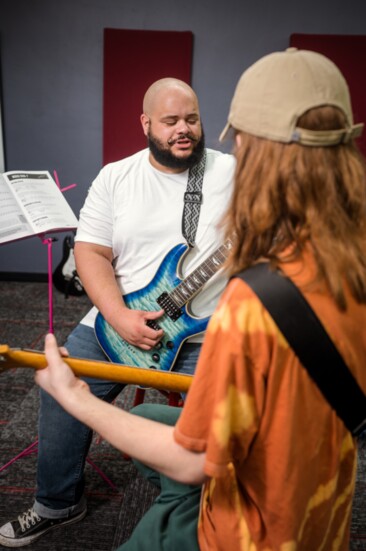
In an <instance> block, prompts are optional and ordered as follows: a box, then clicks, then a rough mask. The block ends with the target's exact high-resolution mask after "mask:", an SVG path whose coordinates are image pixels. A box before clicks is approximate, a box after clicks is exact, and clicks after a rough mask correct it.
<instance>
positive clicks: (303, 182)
mask: <svg viewBox="0 0 366 551" xmlns="http://www.w3.org/2000/svg"><path fill="white" fill-rule="evenodd" d="M298 126H300V127H302V128H307V129H313V130H331V129H337V128H344V126H345V120H344V115H343V113H342V112H341V111H340V110H339V109H337V108H335V107H331V106H326V107H319V108H316V109H312V110H310V111H308V112H307V113H305V115H303V116H302V117H301V118H300V119H299V121H298ZM240 135H241V144H240V145H238V146H237V148H236V151H235V155H236V158H237V168H236V175H235V185H234V192H233V197H232V200H231V204H230V207H229V210H228V212H227V214H226V217H225V220H224V224H225V228H226V234H227V236H228V237H232V236H235V237H234V243H233V248H232V254H231V255H230V258H229V259H228V262H227V268H228V270H229V272H230V274H234V273H236V272H238V271H240V270H242V269H244V268H246V267H248V266H250V265H251V264H253V263H255V262H256V261H258V260H259V259H268V260H269V261H270V262H271V264H272V265H273V266H277V265H278V264H279V263H280V261H281V262H283V261H284V260H285V261H286V260H288V261H290V260H295V259H297V258H300V257H301V254H302V251H303V249H304V247H305V246H308V245H309V244H310V246H311V248H312V250H313V253H314V257H315V260H316V264H317V270H318V277H321V278H324V279H325V281H326V283H327V285H328V287H329V289H330V292H331V293H332V295H333V297H334V299H335V300H336V302H337V304H338V306H339V307H340V308H341V309H345V308H346V299H345V293H344V289H343V282H344V279H345V280H346V281H347V284H348V286H349V288H350V291H351V293H352V295H353V296H354V297H355V299H356V300H357V301H358V302H362V303H364V302H366V170H365V163H364V159H363V157H362V156H361V154H360V153H359V151H358V149H357V147H356V145H355V144H354V143H353V142H350V143H348V144H342V145H337V146H332V147H307V146H301V145H298V144H295V143H292V144H283V143H279V142H274V141H270V140H266V139H261V138H256V137H254V136H251V135H249V134H246V133H242V132H241V133H240ZM285 250H291V253H289V254H286V255H285V257H284V256H283V255H284V251H285Z"/></svg>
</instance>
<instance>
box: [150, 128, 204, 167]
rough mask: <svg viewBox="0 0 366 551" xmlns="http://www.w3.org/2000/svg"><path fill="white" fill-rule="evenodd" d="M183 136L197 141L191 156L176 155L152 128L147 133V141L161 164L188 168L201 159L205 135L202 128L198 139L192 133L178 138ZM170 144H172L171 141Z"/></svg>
mask: <svg viewBox="0 0 366 551" xmlns="http://www.w3.org/2000/svg"><path fill="white" fill-rule="evenodd" d="M182 138H188V139H189V140H191V141H192V142H194V141H196V144H195V146H194V148H193V150H192V153H191V154H190V155H189V157H185V158H180V157H176V156H175V155H174V154H173V153H172V152H171V151H170V149H169V148H167V147H166V146H164V144H163V142H161V141H160V140H159V139H158V138H157V137H156V136H154V135H153V134H152V132H151V130H149V133H148V135H147V142H148V146H149V149H150V151H151V154H152V156H153V157H154V159H155V160H156V161H157V162H158V163H159V164H161V165H163V166H166V167H167V168H173V169H180V170H188V169H189V168H192V167H193V166H194V165H196V164H197V163H198V162H199V161H200V160H201V157H202V155H203V151H204V149H205V135H204V132H203V130H202V135H201V137H200V138H199V139H198V140H197V139H196V138H194V137H193V136H192V135H191V134H190V133H188V134H184V135H182V136H179V137H178V139H182ZM170 145H172V144H171V143H170Z"/></svg>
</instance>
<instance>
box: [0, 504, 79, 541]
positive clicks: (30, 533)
mask: <svg viewBox="0 0 366 551" xmlns="http://www.w3.org/2000/svg"><path fill="white" fill-rule="evenodd" d="M85 515H86V508H85V509H84V510H83V511H81V513H76V514H75V515H74V516H70V517H64V518H56V519H52V518H44V517H40V516H39V515H37V513H36V512H35V511H34V509H33V507H31V508H30V509H28V511H26V512H25V513H23V514H21V515H19V516H18V518H17V519H16V520H12V521H10V522H7V523H6V524H4V525H3V526H2V527H1V528H0V545H4V546H5V547H23V546H24V545H29V544H30V543H32V542H33V541H35V540H37V539H38V538H40V537H41V536H43V534H45V533H46V532H49V530H52V528H57V527H58V526H64V525H66V524H73V523H74V522H78V521H79V520H82V519H83V518H84V517H85Z"/></svg>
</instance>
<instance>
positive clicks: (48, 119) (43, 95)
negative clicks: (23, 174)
mask: <svg viewBox="0 0 366 551" xmlns="http://www.w3.org/2000/svg"><path fill="white" fill-rule="evenodd" d="M105 27H111V28H127V29H149V30H190V31H192V32H193V34H194V60H193V75H192V83H193V87H194V88H195V90H196V92H197V94H198V97H199V99H200V104H201V113H202V118H203V122H204V126H205V131H206V136H207V145H208V146H209V147H214V148H218V149H223V148H222V146H221V145H220V144H219V143H218V139H217V138H218V135H219V133H220V130H221V129H222V127H223V125H224V123H225V118H226V115H227V111H228V106H229V101H230V98H231V95H232V93H233V90H234V86H235V84H236V82H237V80H238V77H239V76H240V74H241V73H242V71H243V70H244V69H245V68H246V67H247V66H248V65H250V64H251V63H252V62H254V61H255V60H256V59H257V58H259V57H261V56H263V55H265V54H267V53H269V52H271V51H274V50H280V49H284V48H286V47H287V46H288V41H289V36H290V34H292V33H294V32H297V33H329V34H366V2H365V0H351V1H350V2H345V1H344V0H307V1H303V2H301V3H300V2H295V1H294V0H276V1H275V0H252V1H251V2H249V1H248V0H222V1H221V2H218V1H217V0H213V1H210V0H185V2H177V1H175V0H154V1H152V0H0V59H1V78H2V100H3V126H4V138H5V148H6V169H7V170H37V169H44V170H50V171H51V172H52V171H53V170H54V169H56V170H57V171H58V175H59V177H60V180H61V183H62V184H63V185H67V184H70V183H73V182H76V183H77V184H78V187H77V188H76V189H74V190H71V191H69V192H67V194H66V198H67V199H68V201H69V203H70V204H71V206H72V208H73V209H74V212H75V213H76V215H78V213H79V210H80V207H81V206H82V203H83V200H84V198H85V195H86V192H87V189H88V187H89V185H90V182H91V181H92V179H93V178H94V177H95V175H96V174H97V172H98V171H99V169H100V168H101V166H102V70H103V29H104V28H105ZM146 47H147V48H148V44H147V45H146ZM172 48H174V44H172ZM362 70H365V68H362ZM127 131H128V130H127ZM227 147H228V146H226V148H227ZM61 241H62V237H61V239H60V240H59V241H58V242H57V243H56V244H55V246H54V263H55V264H56V263H57V262H58V260H59V259H60V258H61ZM45 249H46V248H45V246H44V245H42V244H41V242H40V240H39V239H37V238H32V239H27V240H25V241H19V242H16V243H12V244H6V245H3V246H2V247H1V249H0V272H31V273H46V271H47V259H46V250H45Z"/></svg>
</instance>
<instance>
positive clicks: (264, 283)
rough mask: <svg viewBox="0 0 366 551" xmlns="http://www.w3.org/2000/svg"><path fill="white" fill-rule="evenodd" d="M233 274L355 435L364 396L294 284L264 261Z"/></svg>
mask: <svg viewBox="0 0 366 551" xmlns="http://www.w3.org/2000/svg"><path fill="white" fill-rule="evenodd" d="M234 277H240V278H241V279H243V280H244V281H245V282H246V283H247V284H248V285H249V286H250V287H251V288H252V289H253V291H254V292H255V293H256V295H257V296H258V298H259V299H260V301H261V302H262V304H263V305H264V306H265V308H266V309H267V310H268V312H269V313H270V315H271V316H272V318H273V320H274V321H275V323H276V325H277V326H278V328H279V329H280V330H281V332H282V333H283V335H284V336H285V338H286V339H287V341H288V343H289V344H290V346H291V348H292V349H293V351H294V352H295V353H296V355H297V356H298V358H299V360H300V362H301V363H302V365H303V366H304V367H305V368H306V369H307V371H308V373H309V375H310V376H311V377H312V379H313V380H314V381H315V383H316V384H317V385H318V387H319V388H320V390H321V392H322V393H323V395H324V397H325V398H326V399H327V400H328V402H329V403H330V405H331V406H332V407H333V409H334V410H335V411H336V413H337V414H338V416H339V417H340V418H341V419H342V420H343V422H344V424H345V425H346V427H347V428H348V430H349V431H351V433H352V435H353V436H359V435H360V434H361V432H362V431H363V430H365V429H366V396H365V394H364V393H363V391H362V389H361V388H360V387H359V385H358V383H357V381H356V379H355V378H354V377H353V375H352V373H351V371H350V370H349V369H348V367H347V366H346V364H345V362H344V360H343V358H342V356H341V355H340V353H339V352H338V350H337V349H336V347H335V346H334V344H333V342H332V340H331V339H330V337H329V336H328V334H327V332H326V331H325V329H324V327H323V326H322V324H321V322H320V320H319V319H318V317H317V316H316V315H315V313H314V311H313V310H312V308H311V307H310V305H309V303H308V302H307V301H306V299H305V298H304V297H303V295H302V294H301V292H300V291H299V290H298V288H297V287H296V286H295V285H294V284H293V283H292V281H291V280H290V279H289V278H287V277H284V276H283V275H281V273H280V272H278V271H277V272H276V271H273V270H271V269H270V268H269V264H268V263H261V264H256V265H255V266H252V267H251V268H248V269H247V270H244V271H243V272H240V273H239V274H237V275H236V276H234Z"/></svg>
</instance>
